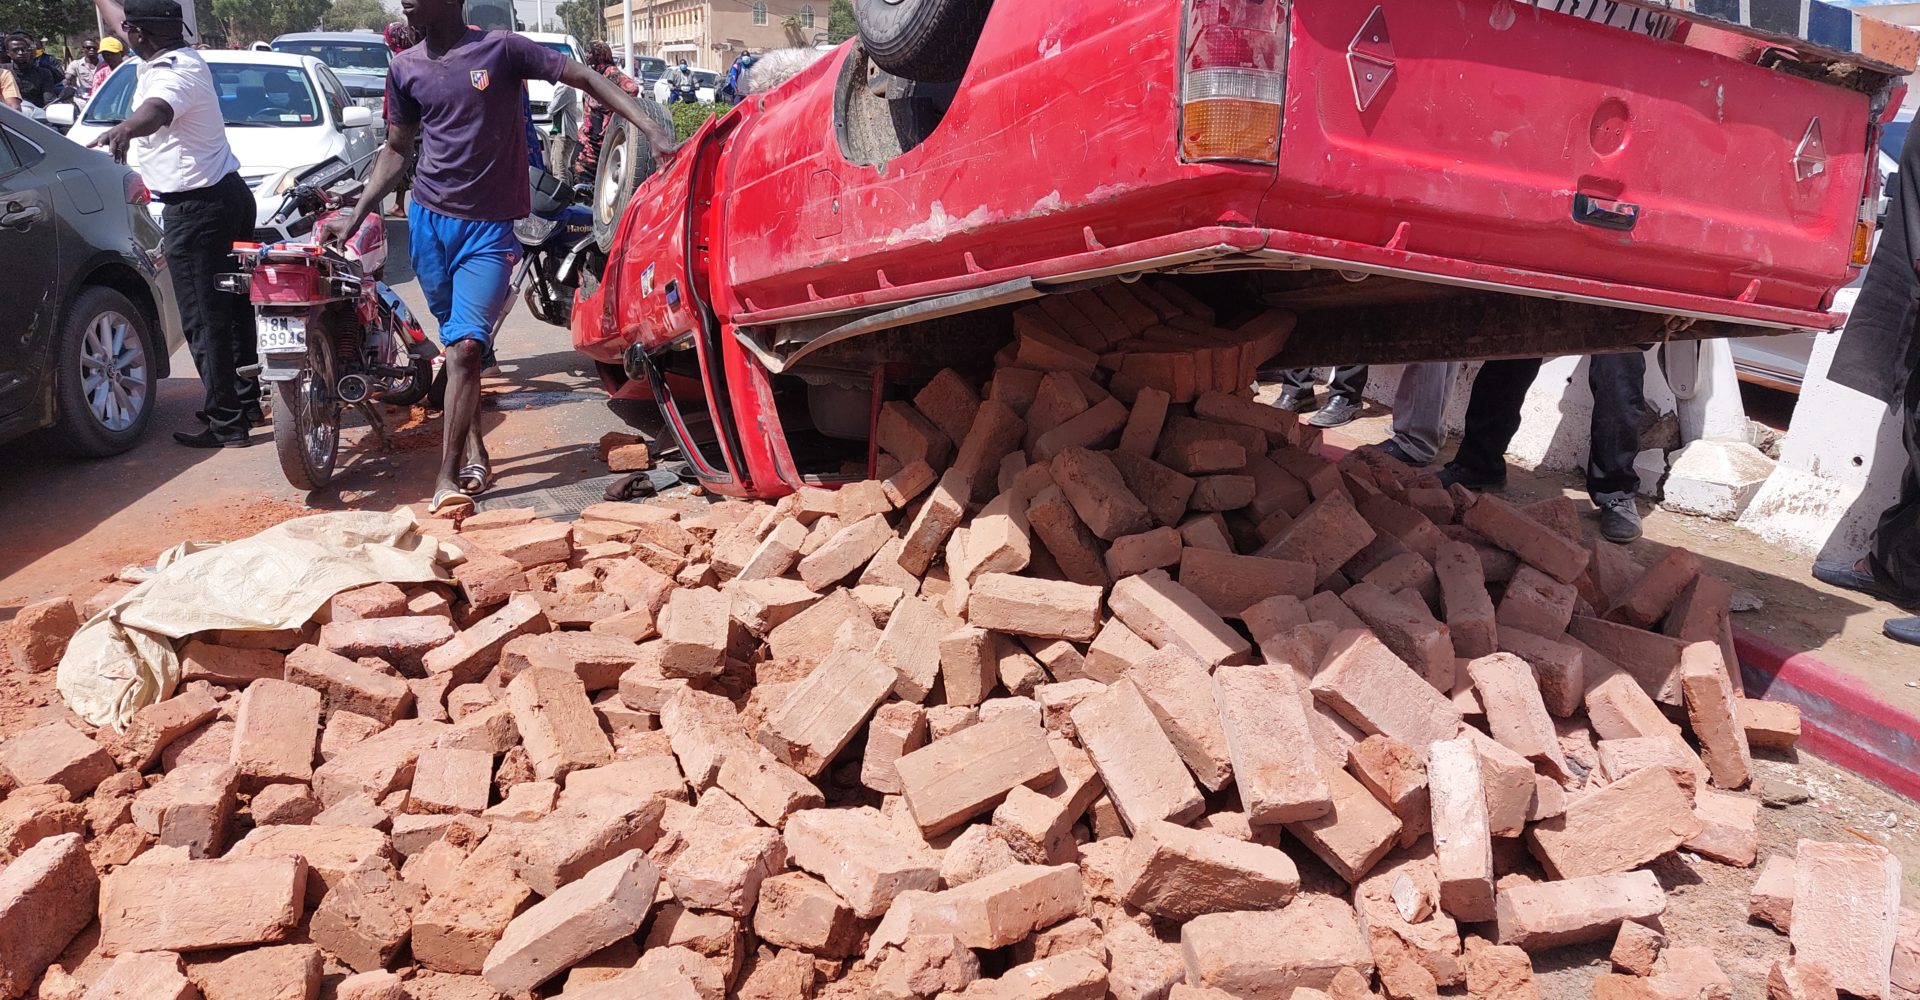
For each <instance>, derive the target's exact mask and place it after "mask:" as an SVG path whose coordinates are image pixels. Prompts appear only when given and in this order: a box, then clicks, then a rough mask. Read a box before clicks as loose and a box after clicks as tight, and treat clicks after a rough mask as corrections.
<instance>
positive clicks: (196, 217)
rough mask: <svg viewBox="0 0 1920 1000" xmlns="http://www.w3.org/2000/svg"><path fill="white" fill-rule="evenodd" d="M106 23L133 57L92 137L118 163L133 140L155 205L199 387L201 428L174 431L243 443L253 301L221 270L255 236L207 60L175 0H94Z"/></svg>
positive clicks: (254, 420) (251, 414)
mask: <svg viewBox="0 0 1920 1000" xmlns="http://www.w3.org/2000/svg"><path fill="white" fill-rule="evenodd" d="M94 6H95V7H97V8H98V9H99V11H100V16H101V18H102V21H103V23H105V24H108V25H116V24H117V25H119V26H120V34H122V35H123V36H124V37H125V38H126V40H127V44H128V45H130V46H132V48H133V52H134V54H135V55H137V56H139V57H140V66H139V71H140V76H139V79H138V82H137V83H135V85H134V89H133V100H132V102H131V105H130V106H131V107H132V109H133V110H132V112H131V113H130V114H128V115H127V120H126V121H123V122H121V123H120V124H118V125H115V126H114V127H112V128H110V129H108V130H107V131H105V132H104V133H101V135H100V137H99V138H97V139H95V140H94V141H93V145H95V146H105V147H107V148H108V150H109V151H111V152H112V153H113V158H114V159H115V160H118V161H120V162H122V163H125V162H126V160H127V151H128V149H129V148H131V149H132V151H133V153H134V155H135V157H136V158H137V160H138V162H139V169H140V176H141V177H142V178H143V179H145V181H146V182H147V187H148V188H149V189H150V190H151V191H153V195H154V197H155V198H158V199H159V200H160V202H161V203H162V204H163V205H165V206H166V208H165V210H164V211H163V212H162V213H161V222H162V227H161V228H162V244H163V249H164V251H165V253H166V258H167V269H168V270H169V271H171V272H172V273H173V290H174V295H175V297H177V298H178V299H179V301H180V320H181V323H182V324H183V325H184V326H185V327H186V334H187V342H188V344H189V345H190V346H191V347H192V349H193V364H194V367H195V368H198V369H199V370H200V382H201V384H202V385H203V386H205V388H206V403H205V409H203V410H201V411H200V418H201V419H202V420H204V421H206V424H207V427H206V429H205V430H202V431H199V432H197V433H192V434H189V433H187V432H185V431H175V432H174V434H173V439H174V440H175V441H178V442H180V443H181V444H183V445H186V446H188V447H190V448H232V447H240V446H243V445H245V444H247V442H248V438H247V432H248V431H249V430H251V429H252V428H253V427H254V426H255V425H256V424H260V423H263V422H265V421H264V418H263V417H262V416H261V414H260V384H259V382H258V381H257V380H255V379H253V378H243V377H241V375H240V371H239V370H240V369H241V368H243V367H247V366H250V365H252V364H253V363H254V362H255V361H256V360H257V359H258V355H257V354H256V352H255V347H254V332H253V308H252V306H251V305H249V304H248V302H247V301H246V300H245V299H243V298H241V297H240V296H237V295H233V294H231V293H228V292H222V291H220V290H219V288H218V287H217V282H218V280H219V277H220V275H221V273H222V272H229V271H233V270H235V268H234V266H233V264H232V260H233V245H234V244H235V243H238V242H244V241H246V240H249V239H251V238H252V236H253V219H254V212H255V207H254V200H253V192H252V191H250V190H248V189H247V185H246V182H245V181H243V180H241V179H240V173H239V171H240V160H239V159H238V158H237V157H235V156H234V155H233V150H232V149H231V148H229V147H228V146H227V125H226V119H225V118H224V117H223V116H222V115H221V113H220V93H219V91H218V90H216V89H215V88H214V83H213V73H212V71H211V70H209V69H208V68H207V62H206V60H205V59H203V58H201V57H200V53H198V52H195V51H194V50H193V48H192V47H191V46H189V45H188V44H187V40H186V26H185V24H184V23H183V22H182V20H181V12H180V4H179V3H177V2H175V0H127V3H126V5H125V6H124V7H122V6H121V4H119V3H117V2H115V0H94Z"/></svg>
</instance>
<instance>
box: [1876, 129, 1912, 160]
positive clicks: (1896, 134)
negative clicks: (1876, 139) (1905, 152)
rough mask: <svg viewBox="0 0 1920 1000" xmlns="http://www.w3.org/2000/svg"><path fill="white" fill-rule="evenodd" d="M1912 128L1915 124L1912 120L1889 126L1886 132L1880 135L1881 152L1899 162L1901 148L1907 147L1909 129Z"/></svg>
mask: <svg viewBox="0 0 1920 1000" xmlns="http://www.w3.org/2000/svg"><path fill="white" fill-rule="evenodd" d="M1912 127H1913V122H1912V121H1911V120H1909V121H1904V122H1893V123H1891V124H1889V125H1888V126H1887V127H1886V130H1885V131H1883V132H1881V133H1880V151H1881V152H1882V153H1885V154H1887V155H1888V156H1891V157H1893V158H1894V159H1895V160H1898V159H1899V158H1900V147H1901V146H1903V145H1905V144H1906V141H1907V129H1909V128H1912Z"/></svg>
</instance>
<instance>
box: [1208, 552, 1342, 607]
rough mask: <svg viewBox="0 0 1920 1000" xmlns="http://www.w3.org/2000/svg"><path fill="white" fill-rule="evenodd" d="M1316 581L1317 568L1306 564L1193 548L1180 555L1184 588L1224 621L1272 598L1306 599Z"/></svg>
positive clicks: (1311, 593) (1310, 594)
mask: <svg viewBox="0 0 1920 1000" xmlns="http://www.w3.org/2000/svg"><path fill="white" fill-rule="evenodd" d="M1313 582H1314V567H1313V566H1312V565H1311V564H1308V563H1303V562H1290V561H1287V560H1284V559H1267V558H1262V557H1260V556H1242V555H1235V554H1233V553H1230V552H1213V551H1210V550H1207V549H1192V548H1190V549H1186V550H1184V551H1183V552H1182V553H1181V556H1180V585H1181V586H1183V587H1186V588H1187V589H1188V590H1191V591H1193V593H1194V595H1195V596H1197V597H1199V598H1200V600H1201V602H1202V603H1204V604H1206V606H1207V607H1209V608H1211V609H1212V610H1213V611H1214V613H1215V614H1218V615H1220V616H1221V617H1222V618H1235V619H1237V618H1240V617H1241V614H1242V613H1243V612H1244V611H1246V609H1248V608H1250V607H1252V606H1253V605H1255V604H1258V603H1260V602H1261V601H1264V600H1266V599H1267V598H1269V597H1275V596H1280V595H1285V596H1289V597H1297V598H1300V599H1302V600H1305V599H1306V598H1308V597H1310V596H1312V595H1313Z"/></svg>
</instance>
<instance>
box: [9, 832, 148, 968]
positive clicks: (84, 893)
mask: <svg viewBox="0 0 1920 1000" xmlns="http://www.w3.org/2000/svg"><path fill="white" fill-rule="evenodd" d="M122 870H123V871H124V870H126V869H122ZM99 896H100V880H99V877H98V876H97V875H95V874H94V871H93V865H92V864H91V863H90V862H89V861H88V860H87V849H86V845H85V844H84V842H83V841H82V838H81V836H80V834H78V833H67V834H62V835H60V836H57V837H49V838H47V839H45V840H42V841H40V842H39V843H37V844H35V845H33V846H32V847H29V848H27V849H26V851H25V852H24V853H22V854H21V855H20V856H19V857H17V858H15V859H13V861H12V862H11V863H10V864H8V865H7V866H6V867H5V868H0V996H6V997H19V996H25V995H26V994H27V991H28V990H29V989H30V988H31V987H32V986H33V983H34V980H36V979H39V978H40V974H41V973H42V972H44V971H46V968H47V966H48V965H49V964H51V963H52V962H53V960H54V959H56V958H58V957H60V953H61V952H63V951H65V950H66V948H67V944H68V942H70V941H72V940H73V939H74V937H75V936H76V935H78V934H79V933H80V931H81V930H82V929H84V928H85V927H86V926H87V925H88V924H89V923H92V922H93V914H94V903H95V901H96V900H97V899H98V898H99ZM105 916H106V912H105V911H104V910H102V917H103V918H104V917H105Z"/></svg>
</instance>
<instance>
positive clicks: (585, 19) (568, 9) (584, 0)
mask: <svg viewBox="0 0 1920 1000" xmlns="http://www.w3.org/2000/svg"><path fill="white" fill-rule="evenodd" d="M601 9H602V8H601V5H600V4H599V3H596V2H595V0H564V2H563V3H561V4H560V6H558V7H555V8H554V9H553V12H554V13H555V14H557V15H559V17H560V23H561V24H563V25H565V26H566V31H567V34H569V35H572V36H573V37H575V38H578V39H580V40H581V41H582V42H590V41H592V40H594V39H596V38H604V37H606V33H607V25H606V22H605V21H603V20H601V17H600V11H601Z"/></svg>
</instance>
